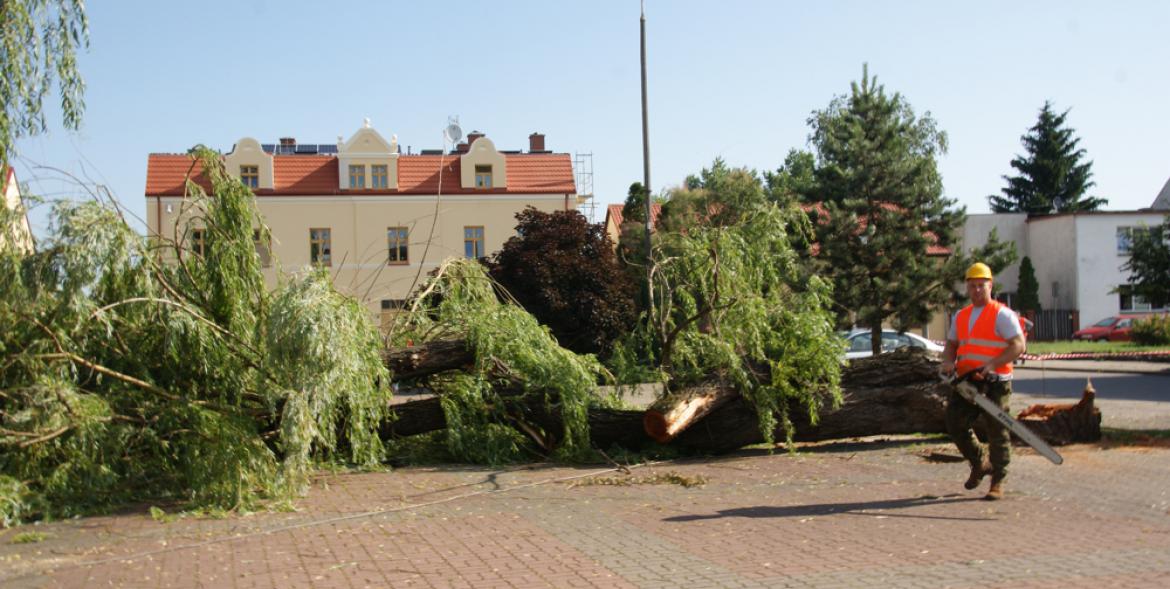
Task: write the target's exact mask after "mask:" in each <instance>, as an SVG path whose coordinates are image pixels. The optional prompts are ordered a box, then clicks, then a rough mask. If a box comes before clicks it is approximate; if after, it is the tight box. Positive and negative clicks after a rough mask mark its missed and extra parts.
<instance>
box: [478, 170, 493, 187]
mask: <svg viewBox="0 0 1170 589" xmlns="http://www.w3.org/2000/svg"><path fill="white" fill-rule="evenodd" d="M475 187H476V188H491V187H492V167H491V166H490V165H487V166H483V165H476V166H475Z"/></svg>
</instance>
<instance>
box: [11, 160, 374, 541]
mask: <svg viewBox="0 0 1170 589" xmlns="http://www.w3.org/2000/svg"><path fill="white" fill-rule="evenodd" d="M192 170H193V171H194V174H193V175H194V176H196V177H197V179H199V180H200V182H203V183H205V184H206V185H208V186H209V187H210V188H211V194H213V196H208V195H207V194H206V193H204V191H203V189H202V188H200V185H199V184H197V183H195V182H188V193H189V194H188V198H187V199H185V201H184V203H185V204H184V205H183V210H182V213H183V214H182V215H180V218H181V221H180V223H179V224H178V225H176V226H175V227H174V231H173V235H172V236H170V238H167V237H163V236H156V237H152V238H143V237H142V236H140V235H138V234H137V233H136V232H135V231H134V230H133V229H132V228H131V227H130V225H129V224H128V223H127V222H126V220H125V218H124V217H123V215H122V213H121V211H120V210H119V208H118V207H117V205H116V203H114V202H102V201H100V200H97V199H95V200H94V201H87V202H81V203H77V202H62V203H58V204H56V205H55V208H54V211H53V214H52V219H53V222H52V226H51V228H50V234H49V236H48V237H47V239H43V240H41V242H40V243H39V248H38V250H37V251H36V252H26V251H22V250H21V249H19V248H17V247H16V246H15V245H14V244H17V243H19V242H18V241H17V240H16V239H15V235H16V234H15V232H16V229H15V227H16V223H17V221H18V220H19V217H18V215H22V214H23V212H21V211H7V210H5V211H4V213H2V214H3V215H4V217H3V218H0V228H2V230H3V232H4V233H5V234H4V235H3V236H0V524H3V525H8V524H11V523H13V522H17V521H21V520H28V519H30V518H41V517H62V516H68V515H72V514H75V513H83V512H92V511H100V510H103V509H106V508H108V507H111V506H115V505H118V504H121V503H125V502H127V501H131V500H134V501H140V500H178V501H183V502H187V503H188V504H193V505H207V506H216V507H221V508H231V507H246V506H248V505H251V504H253V503H254V502H256V501H257V500H260V499H264V498H276V497H288V496H291V495H292V494H295V493H297V492H300V491H301V490H302V489H304V488H305V486H306V484H307V480H308V478H307V477H308V473H309V472H310V470H311V468H312V467H313V465H314V462H315V461H318V460H342V461H345V462H348V463H352V464H357V465H376V464H379V463H381V461H382V460H383V458H384V451H383V445H382V442H381V440H380V439H379V437H378V435H377V428H378V426H379V425H380V424H381V423H382V421H383V420H384V418H385V416H386V415H387V399H388V398H389V391H388V385H389V382H390V374H389V372H388V371H387V370H386V368H385V366H384V364H383V362H382V359H381V355H380V349H381V338H380V336H379V334H378V331H377V329H376V327H375V326H374V325H373V323H372V321H371V320H370V318H369V316H368V313H367V312H366V311H365V310H364V309H363V308H362V307H361V306H360V305H359V304H358V303H357V302H356V301H354V300H352V299H350V298H347V297H344V296H341V295H339V294H338V293H337V292H335V291H334V290H333V287H332V284H331V282H330V280H329V278H328V276H327V275H326V274H323V273H317V272H311V271H306V272H302V273H301V274H300V275H299V276H297V277H294V278H290V279H283V280H282V282H281V284H280V286H279V287H278V288H277V289H275V290H273V291H269V290H267V289H266V288H265V286H264V282H263V276H262V274H261V265H260V260H259V257H258V255H257V252H256V247H255V245H254V241H253V231H254V228H255V227H260V233H261V239H266V238H267V233H268V231H267V229H266V228H264V227H263V224H262V223H261V221H260V218H259V215H258V213H257V209H256V206H255V201H254V197H253V196H252V194H251V192H250V191H249V190H248V189H247V188H246V187H244V186H243V185H242V184H240V182H239V181H238V180H236V179H234V178H230V177H229V176H227V175H226V173H225V171H224V170H223V167H222V164H221V161H220V158H219V156H218V154H215V153H212V152H210V151H208V150H203V149H197V150H194V152H193V156H192ZM195 229H199V230H202V231H203V232H204V236H205V238H204V240H203V247H201V248H199V249H200V250H201V251H195V250H193V249H192V246H191V244H192V240H191V236H192V235H191V234H192V232H193V231H194V230H195Z"/></svg>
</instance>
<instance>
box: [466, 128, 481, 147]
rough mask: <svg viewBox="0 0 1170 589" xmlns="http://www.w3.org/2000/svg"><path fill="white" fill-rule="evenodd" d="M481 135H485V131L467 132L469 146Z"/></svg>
mask: <svg viewBox="0 0 1170 589" xmlns="http://www.w3.org/2000/svg"><path fill="white" fill-rule="evenodd" d="M480 137H483V133H480V132H479V131H472V132H470V133H468V134H467V145H468V147H470V146H471V144H473V143H475V140H476V139H479V138H480Z"/></svg>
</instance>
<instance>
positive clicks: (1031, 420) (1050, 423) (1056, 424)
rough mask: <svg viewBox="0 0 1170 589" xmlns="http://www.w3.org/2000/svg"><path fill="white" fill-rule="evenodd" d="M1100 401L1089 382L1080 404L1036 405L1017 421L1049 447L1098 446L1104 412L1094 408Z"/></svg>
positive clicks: (1088, 381) (1025, 411)
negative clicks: (1095, 443)
mask: <svg viewBox="0 0 1170 589" xmlns="http://www.w3.org/2000/svg"><path fill="white" fill-rule="evenodd" d="M1096 398H1097V391H1096V389H1094V388H1093V381H1092V380H1086V382H1085V390H1084V392H1083V393H1082V394H1081V400H1080V401H1078V402H1076V403H1063V404H1037V405H1032V406H1030V407H1028V408H1027V409H1024V410H1023V411H1021V412H1020V414H1019V415H1018V416H1017V417H1016V419H1018V420H1019V421H1020V422H1021V423H1023V424H1024V425H1026V426H1028V429H1030V430H1032V431H1034V432H1036V434H1037V435H1039V436H1040V437H1041V438H1044V440H1045V441H1046V442H1048V443H1049V444H1053V445H1064V444H1071V443H1074V442H1096V441H1099V440H1100V439H1101V410H1100V409H1098V408H1097V407H1095V406H1094V402H1095V401H1096Z"/></svg>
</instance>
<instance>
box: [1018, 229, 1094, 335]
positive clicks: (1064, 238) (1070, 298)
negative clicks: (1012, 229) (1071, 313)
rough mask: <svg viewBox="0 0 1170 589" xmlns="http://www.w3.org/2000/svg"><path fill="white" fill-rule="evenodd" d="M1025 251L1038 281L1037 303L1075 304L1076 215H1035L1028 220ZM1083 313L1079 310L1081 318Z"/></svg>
mask: <svg viewBox="0 0 1170 589" xmlns="http://www.w3.org/2000/svg"><path fill="white" fill-rule="evenodd" d="M1027 231H1028V249H1027V252H1026V253H1027V255H1028V256H1029V257H1030V258H1032V265H1033V266H1035V268H1036V281H1037V282H1039V283H1040V306H1041V307H1043V308H1045V309H1076V308H1077V288H1078V286H1077V240H1076V239H1075V231H1076V218H1075V217H1074V216H1072V215H1055V216H1050V217H1034V218H1032V219H1030V220H1028V223H1027ZM1081 323H1082V324H1083V323H1084V316H1083V313H1082V321H1081Z"/></svg>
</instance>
